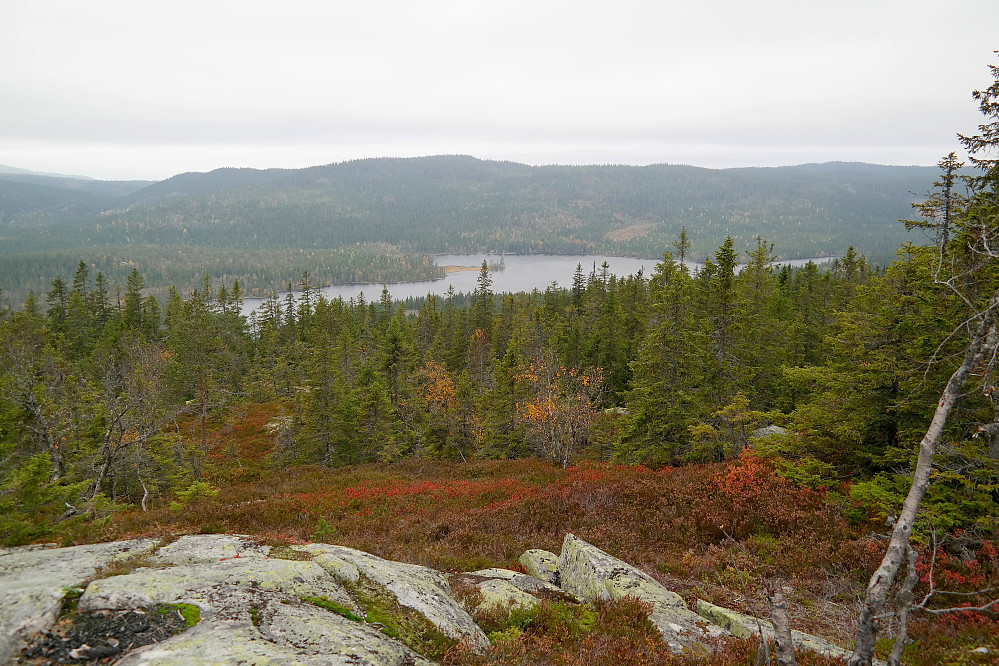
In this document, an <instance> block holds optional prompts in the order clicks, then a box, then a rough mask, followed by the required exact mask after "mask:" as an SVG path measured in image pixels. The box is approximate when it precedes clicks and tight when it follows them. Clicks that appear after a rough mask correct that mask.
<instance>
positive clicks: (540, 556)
mask: <svg viewBox="0 0 999 666" xmlns="http://www.w3.org/2000/svg"><path fill="white" fill-rule="evenodd" d="M520 563H521V564H522V565H524V571H526V572H527V573H528V574H529V575H531V576H534V577H535V578H540V579H541V580H543V581H545V582H546V583H551V584H552V585H558V584H559V578H558V576H559V574H558V555H556V554H555V553H549V552H548V551H547V550H537V549H535V550H528V551H526V552H525V553H524V554H523V555H521V556H520Z"/></svg>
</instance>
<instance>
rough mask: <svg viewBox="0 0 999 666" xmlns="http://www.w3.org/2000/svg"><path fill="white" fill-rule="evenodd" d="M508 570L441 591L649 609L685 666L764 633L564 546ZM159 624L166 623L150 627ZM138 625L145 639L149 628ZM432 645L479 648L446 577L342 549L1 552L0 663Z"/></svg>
mask: <svg viewBox="0 0 999 666" xmlns="http://www.w3.org/2000/svg"><path fill="white" fill-rule="evenodd" d="M521 563H522V564H523V565H524V568H525V569H526V570H527V571H528V572H529V574H525V573H520V572H517V571H510V570H507V569H482V570H479V571H472V572H469V573H465V574H452V579H453V580H455V581H457V580H460V581H461V583H462V584H463V585H465V586H466V588H465V589H468V588H467V586H468V585H472V586H474V587H476V588H478V592H479V593H481V596H480V595H475V598H476V599H479V601H475V602H470V601H468V599H470V598H471V597H463V598H465V599H466V602H467V603H477V604H478V606H477V608H474V609H471V610H472V612H473V613H474V612H489V613H492V614H495V613H496V612H504V611H505V610H507V609H513V608H527V609H529V608H531V607H533V606H535V605H537V604H538V603H539V602H540V601H541V600H553V601H559V602H563V603H583V602H586V603H593V602H596V601H598V600H602V599H611V600H617V599H621V598H623V597H626V596H630V597H634V598H637V599H639V600H641V601H643V602H645V603H647V604H648V605H649V608H650V609H651V610H650V615H649V617H650V619H651V621H652V622H653V623H654V624H655V626H656V627H657V628H658V629H659V631H660V633H661V634H662V636H663V639H664V641H665V642H666V643H667V644H668V645H669V647H670V649H671V650H672V651H674V652H685V653H688V654H694V655H698V654H701V653H703V652H705V651H707V650H709V649H711V642H712V639H714V638H718V637H721V636H730V635H735V636H738V637H745V636H748V635H750V634H754V633H762V634H763V635H764V636H770V635H772V632H773V629H772V627H771V626H770V623H769V622H765V621H762V622H757V621H756V620H754V619H753V618H749V617H747V616H745V615H742V614H739V613H736V612H734V611H730V610H728V609H724V608H720V607H718V606H713V605H712V604H708V603H706V602H703V601H699V602H698V605H697V609H698V612H699V613H700V615H698V614H697V613H694V612H693V611H691V610H690V609H688V608H687V606H686V604H685V603H684V600H683V599H682V598H681V597H680V596H679V595H678V594H676V593H675V592H673V591H671V590H669V589H667V588H666V587H665V586H664V585H662V584H661V583H660V582H658V581H657V580H656V579H654V578H653V577H652V576H650V575H648V574H647V573H645V572H643V571H641V570H639V569H637V568H635V567H633V566H631V565H629V564H627V563H626V562H623V561H621V560H619V559H617V558H615V557H612V556H611V555H609V554H607V553H605V552H604V551H602V550H600V549H598V548H596V547H594V546H593V545H591V544H589V543H587V542H585V541H583V540H582V539H579V538H577V537H575V536H573V535H571V534H567V535H566V537H565V540H564V543H563V546H562V552H561V554H560V555H555V554H554V553H548V552H546V551H539V550H531V551H528V552H526V553H524V555H523V556H522V557H521ZM455 584H457V583H455ZM74 603H75V604H76V609H75V611H74V614H73V615H72V618H74V619H73V622H74V625H73V626H74V627H76V626H77V624H76V623H78V622H79V623H80V632H77V633H74V639H73V640H76V639H77V638H79V635H78V634H80V635H84V638H86V637H87V636H89V640H88V641H87V643H83V642H82V638H81V639H80V642H79V644H76V645H73V646H67V644H66V641H67V640H68V639H66V638H60V637H59V636H58V635H56V634H54V633H52V632H53V631H54V629H53V628H54V627H56V620H57V618H58V617H59V615H60V613H66V612H68V611H69V610H71V608H70V607H71V606H72V605H73V604H74ZM167 616H169V618H168V617H167ZM142 617H148V618H149V621H148V622H146V621H144V620H142V619H141V618H142ZM157 617H163V618H164V620H162V621H158V623H157V622H153V620H154V619H156V618H157ZM81 618H82V619H81ZM167 620H169V621H167ZM88 622H89V623H91V624H92V626H93V627H95V628H96V627H105V628H106V627H108V626H110V625H114V626H115V631H116V633H115V636H117V638H109V636H110V633H108V631H106V630H105V629H99V630H98V629H94V631H92V632H91V634H92V635H90V634H87V633H86V632H87V629H86V627H87V626H90V625H88V624H87V623H88ZM150 624H156V625H157V628H156V632H153V631H151V630H149V631H147V629H148V625H150ZM60 626H61V625H60ZM126 627H132V628H131V629H126ZM136 627H138V628H136ZM144 627H145V628H144ZM81 632H82V634H81ZM95 632H96V633H95ZM122 632H124V633H122ZM129 632H131V633H130V634H129ZM143 632H145V633H148V634H149V636H148V637H147V638H145V639H144V638H142V636H140V635H139V634H141V633H143ZM153 633H155V634H156V637H155V638H152V637H151V636H152V634H153ZM133 639H134V640H133ZM794 639H795V643H796V644H797V645H798V646H799V647H802V648H807V649H811V650H814V651H816V652H819V653H821V654H825V655H829V656H835V657H840V658H842V657H844V656H845V655H846V653H845V651H843V650H841V649H840V648H838V647H836V646H834V645H831V644H829V643H828V642H825V641H822V640H821V639H817V638H815V637H813V636H808V635H805V634H801V633H799V632H794ZM46 641H47V642H46ZM154 641H157V642H154ZM435 641H438V642H439V641H444V642H445V643H444V645H445V648H446V645H452V644H454V642H459V641H460V642H464V643H466V644H467V645H469V646H470V647H471V648H472V649H475V650H484V649H486V648H487V647H488V646H489V639H488V638H487V637H486V636H485V634H484V633H483V632H482V630H481V629H480V628H479V626H478V625H477V624H476V623H475V620H474V619H473V617H472V615H470V614H469V611H468V610H466V608H464V607H463V606H462V604H461V603H459V601H457V600H456V599H455V597H454V595H453V594H452V590H451V584H450V582H449V578H448V576H447V575H445V574H443V573H441V572H439V571H435V570H433V569H429V568H427V567H421V566H417V565H413V564H405V563H400V562H392V561H390V560H385V559H382V558H380V557H376V556H374V555H371V554H369V553H365V552H362V551H359V550H355V549H353V548H347V547H343V546H332V545H325V544H308V545H303V546H290V547H289V546H281V547H270V546H267V545H263V544H260V543H258V542H256V541H255V540H254V539H252V538H251V537H241V536H236V535H192V536H184V537H180V538H179V539H174V540H172V541H170V542H168V543H163V542H155V541H152V540H148V539H146V540H142V539H140V540H133V541H121V542H116V543H106V544H96V545H91V546H77V547H73V548H54V547H53V548H45V547H37V546H30V547H25V548H15V549H5V550H0V664H2V663H8V662H13V661H15V660H16V659H17V658H18V657H17V655H18V653H19V652H20V651H21V649H22V648H24V646H25V645H26V643H29V642H31V643H32V645H31V647H30V648H29V651H30V652H31V654H32V655H34V657H38V656H39V655H41V656H43V657H44V655H45V654H47V653H46V652H45V650H47V649H48V650H54V649H61V650H62V652H63V653H67V654H70V655H72V654H76V655H84V656H86V658H88V659H92V658H94V657H95V655H102V656H113V657H115V658H116V659H117V661H116V662H115V663H120V664H163V665H166V664H244V663H245V664H268V663H273V664H302V665H306V664H371V665H380V664H387V665H395V664H400V665H401V664H430V663H433V662H432V661H431V660H430V659H428V658H427V655H432V654H434V652H433V651H432V650H430V651H428V647H427V646H428V644H431V643H434V642H435ZM448 641H450V642H448ZM46 646H48V647H46ZM52 646H55V647H52ZM70 647H72V648H73V649H70ZM438 647H439V646H438ZM442 649H444V648H442ZM442 649H439V650H437V651H436V654H441V653H442Z"/></svg>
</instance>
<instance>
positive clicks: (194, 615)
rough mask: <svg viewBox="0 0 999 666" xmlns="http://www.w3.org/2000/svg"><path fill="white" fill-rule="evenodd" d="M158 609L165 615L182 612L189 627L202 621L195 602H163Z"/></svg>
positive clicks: (199, 610) (185, 625) (181, 614)
mask: <svg viewBox="0 0 999 666" xmlns="http://www.w3.org/2000/svg"><path fill="white" fill-rule="evenodd" d="M254 610H256V609H254ZM156 611H157V612H159V613H162V614H163V615H166V614H167V613H173V612H178V613H180V616H181V617H182V618H184V627H185V628H187V629H190V628H191V627H193V626H194V625H196V624H197V623H198V622H200V621H201V609H200V608H198V607H197V606H195V605H194V604H163V605H162V606H160V607H159V608H157V609H156Z"/></svg>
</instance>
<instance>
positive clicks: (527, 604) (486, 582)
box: [460, 569, 581, 611]
mask: <svg viewBox="0 0 999 666" xmlns="http://www.w3.org/2000/svg"><path fill="white" fill-rule="evenodd" d="M460 578H461V580H463V581H465V582H468V583H470V584H472V585H474V586H475V587H477V588H478V589H479V591H480V592H481V593H482V598H483V600H482V602H481V603H480V604H479V605H478V606H477V607H476V610H477V611H478V610H493V609H496V608H500V607H507V608H511V609H512V608H533V607H534V606H536V605H538V601H539V600H541V599H546V600H556V601H568V602H571V603H580V602H581V600H580V599H579V598H577V597H574V596H573V595H571V594H569V593H567V592H565V591H564V590H562V589H561V588H559V587H556V586H555V585H552V584H550V583H546V582H545V581H543V580H540V579H538V578H534V577H533V576H528V575H527V574H522V573H520V572H519V571H511V570H509V569H481V570H479V571H470V572H468V573H465V574H461V575H460Z"/></svg>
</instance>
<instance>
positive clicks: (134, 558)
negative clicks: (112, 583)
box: [94, 551, 153, 580]
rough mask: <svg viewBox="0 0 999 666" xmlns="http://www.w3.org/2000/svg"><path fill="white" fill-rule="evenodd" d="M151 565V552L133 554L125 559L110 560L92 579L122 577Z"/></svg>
mask: <svg viewBox="0 0 999 666" xmlns="http://www.w3.org/2000/svg"><path fill="white" fill-rule="evenodd" d="M152 564H153V552H151V551H144V552H141V553H133V554H132V555H128V556H126V557H122V558H119V559H114V560H111V561H110V562H109V563H108V564H106V565H105V566H103V567H101V568H100V569H98V570H97V573H96V574H95V575H94V579H95V580H98V579H101V578H111V577H112V576H124V575H126V574H130V573H132V572H133V571H135V570H136V569H141V568H143V567H149V566H152Z"/></svg>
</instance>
